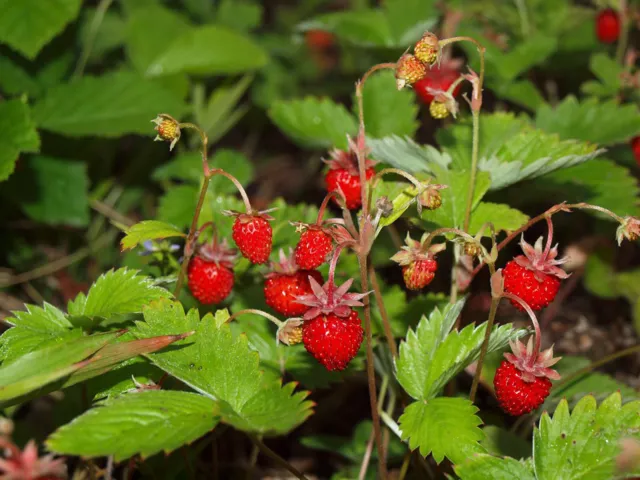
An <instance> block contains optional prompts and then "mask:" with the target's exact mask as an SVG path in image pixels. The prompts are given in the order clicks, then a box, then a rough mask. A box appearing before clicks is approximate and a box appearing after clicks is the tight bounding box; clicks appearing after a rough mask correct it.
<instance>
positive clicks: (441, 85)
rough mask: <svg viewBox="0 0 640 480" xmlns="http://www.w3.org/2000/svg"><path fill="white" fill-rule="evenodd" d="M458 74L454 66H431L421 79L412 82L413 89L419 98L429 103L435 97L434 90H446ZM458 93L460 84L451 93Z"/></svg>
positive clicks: (455, 94) (454, 94)
mask: <svg viewBox="0 0 640 480" xmlns="http://www.w3.org/2000/svg"><path fill="white" fill-rule="evenodd" d="M459 76H460V73H459V72H458V70H457V69H455V68H451V67H445V66H441V67H437V66H433V68H431V69H430V70H429V71H428V72H427V75H426V76H425V77H424V78H423V79H421V80H418V81H417V82H416V83H414V84H413V90H414V91H415V92H416V95H418V97H419V98H420V100H422V101H423V102H424V103H425V104H427V105H429V104H431V102H433V100H434V98H435V95H434V92H436V91H438V90H441V91H445V92H446V91H447V90H449V87H451V85H453V82H455V81H456V80H457V78H458V77H459ZM458 93H460V84H458V85H457V86H456V87H455V88H454V89H453V92H452V95H453V96H454V97H456V96H457V95H458Z"/></svg>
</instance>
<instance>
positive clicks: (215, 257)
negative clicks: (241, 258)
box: [196, 237, 238, 268]
mask: <svg viewBox="0 0 640 480" xmlns="http://www.w3.org/2000/svg"><path fill="white" fill-rule="evenodd" d="M237 253H238V251H237V250H236V249H235V248H231V247H230V246H229V243H228V242H227V239H226V238H225V239H223V240H222V242H218V239H217V238H216V237H214V238H213V240H211V242H209V243H204V244H202V245H200V246H199V247H198V250H197V253H196V255H198V256H199V257H201V258H202V259H203V260H206V261H207V262H214V263H216V264H217V265H222V266H223V267H227V268H232V267H233V264H234V261H235V260H236V258H237Z"/></svg>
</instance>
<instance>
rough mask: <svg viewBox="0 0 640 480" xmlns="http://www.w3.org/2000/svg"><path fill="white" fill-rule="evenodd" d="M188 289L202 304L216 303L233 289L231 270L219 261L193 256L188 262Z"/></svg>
mask: <svg viewBox="0 0 640 480" xmlns="http://www.w3.org/2000/svg"><path fill="white" fill-rule="evenodd" d="M188 278H189V290H191V293H192V294H193V296H194V297H195V298H196V300H198V301H199V302H200V303H202V304H204V305H209V304H218V303H220V302H222V301H223V300H224V299H225V298H227V297H228V296H229V294H230V293H231V290H232V289H233V272H232V271H231V270H230V269H229V268H227V267H226V266H224V265H222V264H221V263H216V262H209V261H207V260H205V259H204V258H202V257H200V256H195V257H193V258H192V259H191V262H189V275H188Z"/></svg>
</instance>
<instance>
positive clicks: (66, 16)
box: [0, 0, 82, 60]
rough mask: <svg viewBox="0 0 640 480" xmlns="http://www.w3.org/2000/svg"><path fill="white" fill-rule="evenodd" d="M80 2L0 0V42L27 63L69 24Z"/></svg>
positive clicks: (76, 13)
mask: <svg viewBox="0 0 640 480" xmlns="http://www.w3.org/2000/svg"><path fill="white" fill-rule="evenodd" d="M81 3H82V1H81V0H50V1H47V2H41V1H40V0H20V1H19V2H16V1H15V0H0V12H2V15H1V16H0V42H2V43H6V44H8V45H9V46H10V47H11V48H13V49H15V50H17V51H18V52H20V53H21V54H23V55H24V56H26V57H27V58H29V59H30V60H33V59H34V58H35V57H36V55H37V54H38V52H39V51H40V49H42V47H44V46H45V45H46V44H47V43H49V42H50V41H51V40H52V39H53V37H55V36H56V35H57V34H58V33H60V32H61V31H62V30H63V29H64V27H65V26H66V25H67V24H68V23H69V22H71V21H72V20H73V19H74V18H75V17H76V15H78V11H79V10H80V4H81Z"/></svg>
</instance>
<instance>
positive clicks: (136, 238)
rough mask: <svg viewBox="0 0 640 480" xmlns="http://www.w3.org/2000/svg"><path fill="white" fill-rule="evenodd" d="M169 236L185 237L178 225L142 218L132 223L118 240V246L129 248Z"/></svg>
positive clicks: (123, 248) (124, 248)
mask: <svg viewBox="0 0 640 480" xmlns="http://www.w3.org/2000/svg"><path fill="white" fill-rule="evenodd" d="M169 237H186V235H185V234H184V233H183V232H182V230H180V229H179V228H178V227H176V226H174V225H171V224H170V223H166V222H161V221H159V220H144V221H142V222H139V223H136V224H135V225H132V226H131V227H130V228H129V229H128V230H127V231H126V235H125V236H124V238H123V239H122V240H121V241H120V247H121V249H122V250H123V251H124V250H130V249H132V248H135V247H136V246H138V245H140V244H141V243H144V242H146V241H148V240H159V239H163V238H169Z"/></svg>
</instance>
